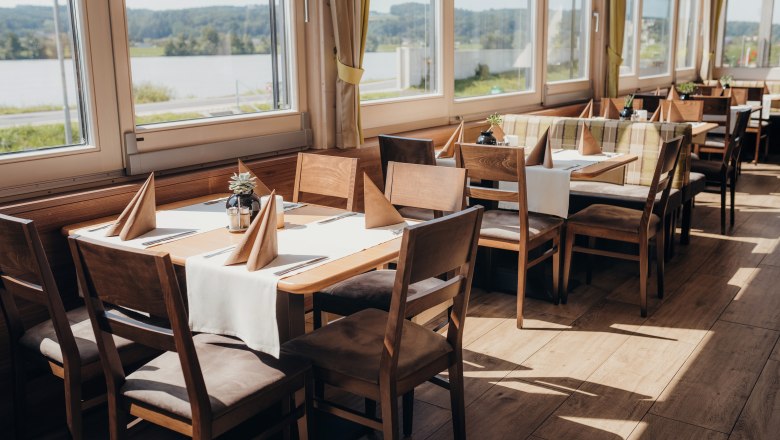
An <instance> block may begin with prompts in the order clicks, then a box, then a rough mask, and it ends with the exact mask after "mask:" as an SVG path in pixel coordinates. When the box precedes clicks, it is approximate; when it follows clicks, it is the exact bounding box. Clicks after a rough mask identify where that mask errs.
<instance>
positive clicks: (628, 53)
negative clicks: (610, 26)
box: [620, 0, 639, 75]
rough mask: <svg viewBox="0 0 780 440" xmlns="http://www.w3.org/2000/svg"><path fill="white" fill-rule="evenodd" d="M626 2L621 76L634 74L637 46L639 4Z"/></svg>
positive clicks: (632, 1) (633, 0) (635, 1)
mask: <svg viewBox="0 0 780 440" xmlns="http://www.w3.org/2000/svg"><path fill="white" fill-rule="evenodd" d="M638 1H639V0H626V25H625V27H624V28H623V63H622V64H621V65H620V74H621V75H633V74H634V65H635V63H634V47H635V46H636V36H637V31H636V26H637V21H638V20H637V11H638V7H637V2H638Z"/></svg>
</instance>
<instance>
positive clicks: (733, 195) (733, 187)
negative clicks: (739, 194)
mask: <svg viewBox="0 0 780 440" xmlns="http://www.w3.org/2000/svg"><path fill="white" fill-rule="evenodd" d="M730 190H731V227H732V228H733V227H734V202H735V200H736V191H737V179H735V178H734V177H732V178H731V188H730Z"/></svg>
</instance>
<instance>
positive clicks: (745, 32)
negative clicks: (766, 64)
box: [721, 0, 763, 67]
mask: <svg viewBox="0 0 780 440" xmlns="http://www.w3.org/2000/svg"><path fill="white" fill-rule="evenodd" d="M762 4H763V0H737V1H734V0H732V1H729V2H728V3H727V6H726V28H725V32H724V36H723V52H722V53H723V56H722V58H721V59H722V61H721V63H722V65H723V67H757V66H760V65H761V63H760V60H759V27H760V25H761V17H762V15H761V11H762V8H763V5H762Z"/></svg>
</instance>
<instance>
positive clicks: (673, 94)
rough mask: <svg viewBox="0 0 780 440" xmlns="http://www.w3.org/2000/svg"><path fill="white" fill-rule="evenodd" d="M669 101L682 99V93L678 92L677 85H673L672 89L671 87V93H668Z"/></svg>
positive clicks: (667, 98)
mask: <svg viewBox="0 0 780 440" xmlns="http://www.w3.org/2000/svg"><path fill="white" fill-rule="evenodd" d="M666 100H667V101H681V99H680V94H679V93H677V87H675V86H672V88H671V89H669V94H668V95H666Z"/></svg>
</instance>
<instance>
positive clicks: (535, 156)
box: [525, 127, 553, 168]
mask: <svg viewBox="0 0 780 440" xmlns="http://www.w3.org/2000/svg"><path fill="white" fill-rule="evenodd" d="M549 133H550V128H549V127H548V128H547V129H546V130H544V134H543V135H542V137H540V138H539V141H538V142H537V143H536V146H535V147H534V149H533V150H531V153H530V154H529V155H528V158H526V160H525V164H526V166H529V167H530V166H534V165H542V166H544V167H545V168H552V167H553V159H552V149H551V148H550V140H549Z"/></svg>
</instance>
